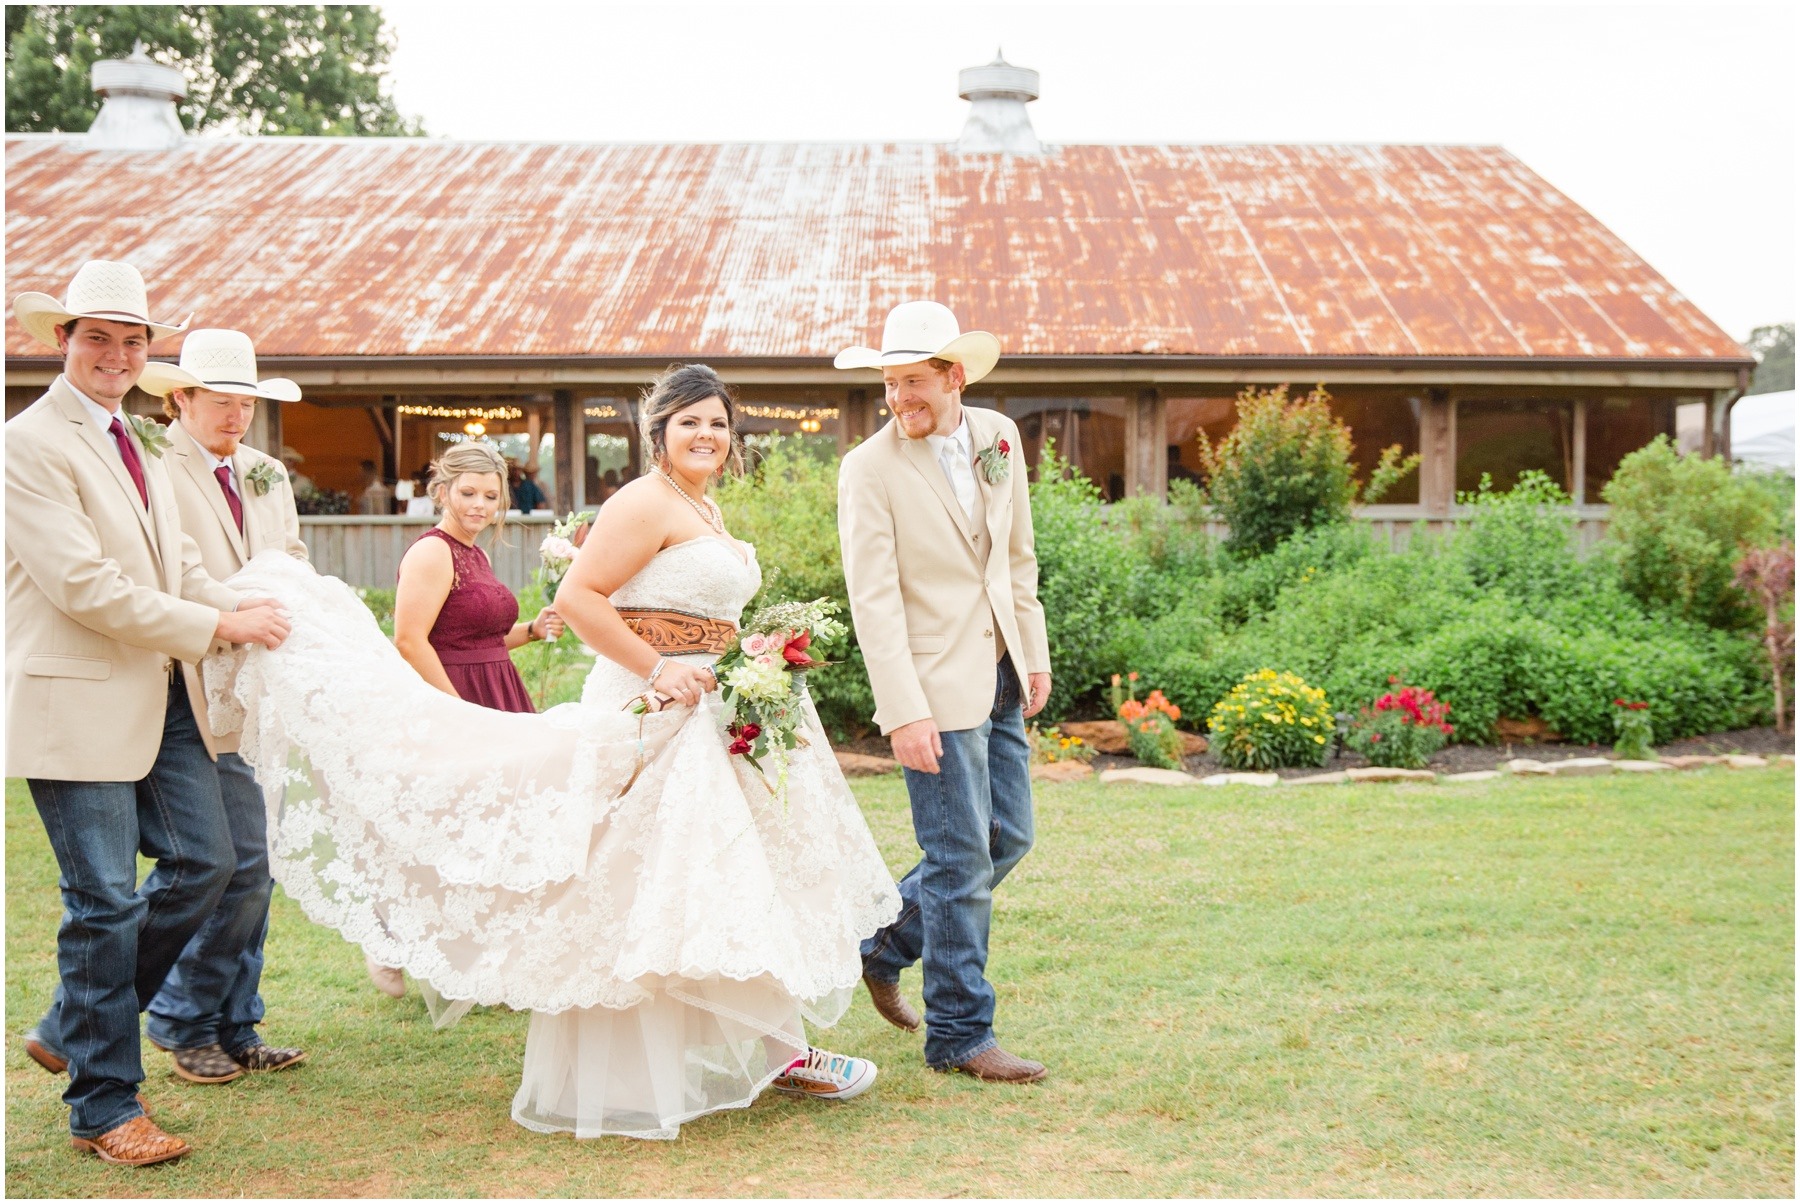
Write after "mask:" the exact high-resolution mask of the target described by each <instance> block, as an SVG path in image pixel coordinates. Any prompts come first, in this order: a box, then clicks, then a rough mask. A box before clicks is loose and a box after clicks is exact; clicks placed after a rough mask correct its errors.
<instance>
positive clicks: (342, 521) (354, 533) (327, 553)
mask: <svg viewBox="0 0 1800 1204" xmlns="http://www.w3.org/2000/svg"><path fill="white" fill-rule="evenodd" d="M1573 509H1574V513H1575V541H1576V546H1577V547H1578V548H1579V549H1580V550H1581V551H1583V552H1585V551H1587V550H1588V549H1589V548H1591V547H1593V545H1594V544H1595V543H1596V542H1598V540H1599V539H1600V536H1601V535H1603V534H1604V533H1605V531H1606V517H1607V514H1608V512H1609V510H1610V507H1607V506H1576V507H1574V508H1573ZM1469 514H1470V511H1469V509H1468V507H1466V506H1458V507H1456V508H1454V509H1453V510H1452V511H1451V512H1450V513H1449V514H1448V515H1441V514H1440V515H1432V514H1430V513H1428V512H1427V511H1426V509H1425V507H1423V506H1364V507H1362V508H1361V509H1360V510H1359V511H1358V512H1357V515H1356V517H1357V521H1359V522H1364V523H1367V524H1369V525H1370V526H1371V527H1373V528H1374V529H1375V531H1376V532H1377V533H1379V534H1380V535H1381V536H1383V537H1384V538H1385V539H1386V540H1387V541H1388V546H1389V547H1392V548H1394V549H1395V550H1399V549H1401V548H1404V547H1405V546H1406V545H1407V544H1408V543H1410V542H1411V541H1412V538H1413V535H1414V533H1415V532H1417V531H1421V530H1423V531H1431V532H1443V531H1446V530H1449V529H1451V528H1453V527H1455V526H1456V525H1457V524H1458V523H1460V522H1463V521H1466V520H1467V518H1468V517H1469ZM436 521H437V520H436V519H434V518H428V517H419V518H401V517H391V518H390V517H386V516H370V515H345V514H332V515H301V517H300V537H301V538H302V539H304V540H305V541H306V547H307V551H308V552H309V553H310V554H311V556H312V562H313V565H314V566H315V567H316V568H317V569H318V570H319V571H320V572H321V573H327V574H330V575H332V576H334V577H342V578H343V579H344V580H345V581H347V582H349V583H350V584H351V585H360V586H364V587H374V588H378V589H392V588H394V575H395V574H396V573H398V572H399V571H400V557H402V556H404V555H405V554H406V549H407V548H409V547H411V546H412V542H413V540H415V539H417V538H418V537H419V536H420V534H422V533H423V532H424V531H425V529H426V528H428V527H430V526H432V525H433V524H434V523H435V522H436ZM554 521H555V519H554V517H553V516H552V515H548V514H534V515H530V516H519V517H514V518H509V519H507V520H506V528H505V541H504V542H503V543H498V544H495V543H488V542H486V541H484V542H483V545H482V546H484V547H486V548H487V549H488V555H489V556H491V557H492V558H493V561H494V574H495V576H497V577H499V578H500V580H502V581H504V582H505V583H506V584H507V585H508V586H509V587H510V588H512V589H514V590H518V589H522V588H524V587H525V586H526V585H528V584H530V582H531V580H532V577H533V575H534V574H535V573H536V572H537V568H538V554H537V549H538V544H539V543H540V542H541V541H542V540H543V538H544V535H545V533H546V532H547V531H549V529H550V524H551V523H552V522H554ZM1207 530H1208V532H1209V533H1210V534H1212V535H1214V536H1216V537H1223V536H1224V535H1225V530H1226V528H1225V524H1224V523H1208V524H1207Z"/></svg>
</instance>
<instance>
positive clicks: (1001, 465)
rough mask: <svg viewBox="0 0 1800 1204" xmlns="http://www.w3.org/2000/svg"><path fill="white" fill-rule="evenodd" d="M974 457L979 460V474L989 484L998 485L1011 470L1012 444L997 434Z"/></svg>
mask: <svg viewBox="0 0 1800 1204" xmlns="http://www.w3.org/2000/svg"><path fill="white" fill-rule="evenodd" d="M975 458H976V459H977V460H979V461H980V462H981V475H982V476H984V477H986V478H987V483H988V484H990V485H998V484H999V483H1000V482H1002V481H1004V480H1005V479H1006V477H1007V474H1008V473H1010V472H1011V471H1012V445H1011V444H1010V443H1008V442H1007V441H1006V440H1004V439H1002V438H1000V437H999V436H998V435H996V436H994V441H993V442H992V443H990V444H988V445H987V446H986V447H984V448H982V449H981V450H980V451H979V452H977V453H976V455H975Z"/></svg>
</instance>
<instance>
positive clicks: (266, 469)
mask: <svg viewBox="0 0 1800 1204" xmlns="http://www.w3.org/2000/svg"><path fill="white" fill-rule="evenodd" d="M244 480H246V481H248V482H250V488H252V489H254V490H256V496H257V497H261V496H262V495H263V494H265V493H267V492H269V490H271V489H273V488H275V483H276V482H277V481H279V480H281V474H280V473H279V472H277V471H276V470H275V466H274V465H273V464H271V463H269V462H268V461H267V460H260V461H258V462H257V465H256V467H255V468H252V469H251V470H250V471H249V472H247V473H245V474H244Z"/></svg>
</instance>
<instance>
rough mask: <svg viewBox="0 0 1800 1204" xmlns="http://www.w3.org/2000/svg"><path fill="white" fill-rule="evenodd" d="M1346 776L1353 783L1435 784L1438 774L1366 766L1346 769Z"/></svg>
mask: <svg viewBox="0 0 1800 1204" xmlns="http://www.w3.org/2000/svg"><path fill="white" fill-rule="evenodd" d="M1344 776H1345V777H1347V778H1349V779H1350V780H1351V781H1352V782H1435V781H1437V774H1435V773H1433V772H1431V770H1429V769H1395V768H1392V767H1390V766H1387V765H1364V766H1362V767H1361V768H1359V769H1346V770H1345V771H1344Z"/></svg>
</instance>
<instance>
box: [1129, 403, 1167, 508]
mask: <svg viewBox="0 0 1800 1204" xmlns="http://www.w3.org/2000/svg"><path fill="white" fill-rule="evenodd" d="M1166 410H1167V406H1166V405H1165V404H1164V402H1163V396H1162V391H1161V390H1159V389H1155V388H1150V389H1140V390H1138V395H1137V397H1136V398H1133V399H1128V400H1127V401H1126V403H1125V496H1126V497H1140V496H1150V497H1159V498H1167V497H1168V496H1169V454H1168V432H1167V429H1166V427H1167V423H1166V422H1165V415H1166Z"/></svg>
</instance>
